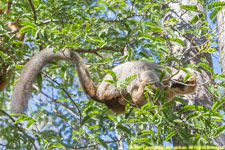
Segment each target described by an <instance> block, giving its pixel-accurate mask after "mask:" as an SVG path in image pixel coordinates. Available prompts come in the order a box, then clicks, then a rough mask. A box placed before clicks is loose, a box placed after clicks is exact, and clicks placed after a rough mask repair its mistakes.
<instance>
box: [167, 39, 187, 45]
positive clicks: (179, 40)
mask: <svg viewBox="0 0 225 150" xmlns="http://www.w3.org/2000/svg"><path fill="white" fill-rule="evenodd" d="M170 41H172V42H176V43H177V44H179V45H181V46H183V47H184V46H185V44H184V42H183V41H182V40H181V39H178V38H170Z"/></svg>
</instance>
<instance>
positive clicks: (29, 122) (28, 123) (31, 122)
mask: <svg viewBox="0 0 225 150" xmlns="http://www.w3.org/2000/svg"><path fill="white" fill-rule="evenodd" d="M34 123H36V121H35V120H33V119H32V120H29V121H28V122H27V126H26V128H29V127H30V126H31V125H32V124H34Z"/></svg>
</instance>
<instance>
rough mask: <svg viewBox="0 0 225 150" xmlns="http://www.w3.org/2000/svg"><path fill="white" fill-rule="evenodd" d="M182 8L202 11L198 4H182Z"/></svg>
mask: <svg viewBox="0 0 225 150" xmlns="http://www.w3.org/2000/svg"><path fill="white" fill-rule="evenodd" d="M180 8H183V9H186V10H191V11H196V12H200V11H199V10H198V7H197V6H196V5H181V6H180Z"/></svg>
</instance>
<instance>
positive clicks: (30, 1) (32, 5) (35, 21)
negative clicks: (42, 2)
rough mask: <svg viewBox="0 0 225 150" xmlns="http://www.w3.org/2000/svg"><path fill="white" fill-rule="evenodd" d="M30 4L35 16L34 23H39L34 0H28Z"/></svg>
mask: <svg viewBox="0 0 225 150" xmlns="http://www.w3.org/2000/svg"><path fill="white" fill-rule="evenodd" d="M28 2H29V4H30V7H31V9H32V11H33V15H34V16H33V17H34V23H35V24H37V14H36V10H35V7H34V4H33V2H32V0H28Z"/></svg>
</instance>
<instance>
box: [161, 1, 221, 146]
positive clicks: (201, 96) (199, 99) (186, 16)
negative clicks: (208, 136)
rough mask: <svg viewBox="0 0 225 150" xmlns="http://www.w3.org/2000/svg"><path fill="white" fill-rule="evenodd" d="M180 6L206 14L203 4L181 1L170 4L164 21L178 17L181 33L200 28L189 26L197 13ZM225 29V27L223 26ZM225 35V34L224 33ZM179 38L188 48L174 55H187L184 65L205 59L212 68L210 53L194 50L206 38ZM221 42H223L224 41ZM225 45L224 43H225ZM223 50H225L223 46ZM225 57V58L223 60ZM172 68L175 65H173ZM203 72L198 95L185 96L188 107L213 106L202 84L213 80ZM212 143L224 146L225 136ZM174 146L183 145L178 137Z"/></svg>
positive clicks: (187, 36)
mask: <svg viewBox="0 0 225 150" xmlns="http://www.w3.org/2000/svg"><path fill="white" fill-rule="evenodd" d="M180 4H183V5H195V6H197V7H198V9H199V10H200V11H201V12H203V13H205V12H204V9H203V6H202V5H201V3H199V2H197V0H196V2H195V1H190V0H180V1H179V2H177V3H170V4H169V7H170V8H171V10H170V11H169V12H168V14H167V15H166V16H165V18H164V20H168V19H170V18H172V17H177V18H178V19H179V20H178V21H179V24H178V26H177V28H175V29H174V31H175V32H176V31H179V30H183V29H194V28H198V26H199V25H200V22H199V23H197V24H195V25H189V22H190V20H191V19H192V18H193V16H194V15H196V14H197V12H196V13H195V12H191V13H189V12H185V10H182V9H181V8H180ZM223 20H224V16H223ZM223 27H224V26H223ZM224 34H225V33H224ZM177 36H178V37H179V38H180V39H182V40H183V41H184V42H185V44H186V48H185V49H184V48H182V47H179V46H177V45H176V46H174V47H173V52H174V53H177V52H179V53H182V54H183V53H185V54H184V58H182V63H183V65H184V64H198V63H199V62H200V58H205V59H206V60H207V61H208V63H209V65H210V66H211V67H212V59H211V55H210V54H208V53H203V54H201V55H197V56H196V54H197V52H198V51H197V49H194V48H193V46H195V45H201V44H203V43H204V42H206V41H207V39H206V38H205V37H201V38H196V37H195V35H191V34H185V35H184V36H182V37H181V36H180V35H179V34H178V33H177ZM224 37H225V36H223V37H222V40H223V41H224V39H225V38H224ZM222 40H221V41H222ZM223 44H224V42H223ZM223 48H225V47H224V46H223ZM223 52H224V51H223ZM222 57H223V58H222ZM224 57H225V56H224V53H223V56H221V58H222V59H223V61H225V59H224ZM224 64H225V63H223V65H224ZM171 65H172V66H173V65H175V64H171ZM200 69H201V72H196V75H197V81H198V84H201V85H199V86H198V87H197V90H196V93H194V94H192V95H187V96H185V99H186V100H187V102H188V105H195V106H199V105H200V106H204V107H208V108H211V107H212V105H213V99H212V96H211V94H210V92H209V91H208V89H207V86H206V85H204V84H202V83H205V82H207V81H209V82H211V78H210V74H209V72H207V71H206V70H204V69H203V68H201V67H200ZM179 108H180V106H179V105H177V106H176V108H175V109H179ZM183 118H184V119H185V115H184V116H183ZM212 143H213V144H215V145H217V146H223V145H225V136H224V135H221V136H220V137H218V138H215V139H212ZM173 145H174V146H178V145H182V144H181V143H180V142H179V141H178V140H177V138H176V136H175V137H174V138H173Z"/></svg>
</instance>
